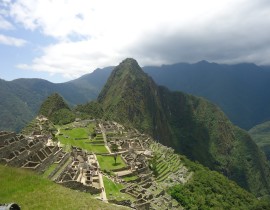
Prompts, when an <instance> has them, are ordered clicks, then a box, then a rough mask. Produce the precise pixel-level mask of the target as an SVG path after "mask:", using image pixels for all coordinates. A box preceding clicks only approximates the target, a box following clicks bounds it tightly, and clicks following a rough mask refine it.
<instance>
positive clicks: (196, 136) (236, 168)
mask: <svg viewBox="0 0 270 210" xmlns="http://www.w3.org/2000/svg"><path fill="white" fill-rule="evenodd" d="M98 102H99V103H100V104H101V105H102V107H103V110H105V113H104V115H105V117H106V118H109V119H112V120H115V121H118V122H120V123H122V124H125V125H127V126H129V125H130V126H134V127H135V128H137V129H139V130H140V131H141V132H145V133H148V134H150V135H152V136H153V137H154V138H155V139H156V140H158V141H159V142H160V143H162V144H164V145H167V146H170V147H172V148H174V149H175V150H176V151H177V152H178V153H180V154H184V155H186V156H187V157H188V158H190V159H191V160H193V161H199V162H200V163H202V164H203V165H204V166H207V167H209V168H210V169H213V170H216V171H219V172H221V173H223V174H224V175H226V176H227V177H229V178H230V179H232V180H234V181H236V182H237V183H238V184H239V185H240V186H241V187H243V188H245V189H247V190H249V191H250V192H252V193H254V194H255V195H257V196H261V195H264V194H268V193H270V178H269V177H270V167H269V164H268V163H267V162H266V161H265V158H264V157H263V155H262V154H261V153H260V150H258V148H257V146H256V144H254V142H253V141H252V140H251V138H250V137H249V136H248V134H247V133H246V132H245V131H243V130H241V129H239V128H237V127H235V126H234V125H233V124H232V123H231V122H230V121H229V120H228V118H227V117H226V116H225V114H224V113H223V112H222V111H221V110H220V109H219V108H218V107H217V106H215V105H214V104H211V103H210V102H209V101H207V100H205V99H202V98H198V97H194V96H191V95H187V94H184V93H182V92H171V91H169V90H168V89H167V88H165V87H158V86H157V85H156V84H155V83H154V82H153V80H152V79H151V78H150V77H149V76H148V75H146V74H145V73H144V72H143V71H142V69H141V68H140V67H139V65H138V64H137V62H136V61H135V60H133V59H126V60H124V61H123V62H122V63H121V64H120V65H119V66H117V67H116V68H115V69H114V70H113V72H112V74H111V76H110V77H109V79H108V82H107V83H106V85H105V86H104V88H103V90H102V91H101V93H100V95H99V97H98ZM160 173H163V174H161V175H162V177H164V176H163V175H164V174H167V173H166V169H164V171H160ZM160 178H161V177H160Z"/></svg>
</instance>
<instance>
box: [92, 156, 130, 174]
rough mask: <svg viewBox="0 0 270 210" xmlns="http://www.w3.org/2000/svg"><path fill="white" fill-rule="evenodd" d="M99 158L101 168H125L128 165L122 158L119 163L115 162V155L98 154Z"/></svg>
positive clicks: (107, 169)
mask: <svg viewBox="0 0 270 210" xmlns="http://www.w3.org/2000/svg"><path fill="white" fill-rule="evenodd" d="M97 159H98V162H99V166H100V168H101V170H106V171H110V170H114V169H119V168H123V167H125V166H126V164H125V162H124V161H123V160H122V158H119V159H118V161H117V163H115V162H114V157H113V156H104V155H97Z"/></svg>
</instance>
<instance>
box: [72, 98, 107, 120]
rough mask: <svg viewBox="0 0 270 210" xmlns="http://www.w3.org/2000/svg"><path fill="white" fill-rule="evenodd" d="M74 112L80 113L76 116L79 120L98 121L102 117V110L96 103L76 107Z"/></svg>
mask: <svg viewBox="0 0 270 210" xmlns="http://www.w3.org/2000/svg"><path fill="white" fill-rule="evenodd" d="M75 111H76V112H77V113H78V112H79V113H80V114H79V115H78V116H79V117H81V118H94V119H100V118H102V117H103V112H104V111H103V109H102V107H101V106H100V104H99V103H97V102H96V101H91V102H88V103H86V104H83V105H82V104H81V105H77V106H76V107H75Z"/></svg>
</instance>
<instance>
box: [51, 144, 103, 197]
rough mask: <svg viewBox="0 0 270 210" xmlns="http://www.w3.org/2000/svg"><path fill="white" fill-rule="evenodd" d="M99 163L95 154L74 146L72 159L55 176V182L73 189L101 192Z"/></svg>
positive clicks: (92, 192)
mask: <svg viewBox="0 0 270 210" xmlns="http://www.w3.org/2000/svg"><path fill="white" fill-rule="evenodd" d="M99 176H100V174H99V164H98V161H97V158H96V156H95V155H94V154H89V153H87V152H86V151H83V150H81V149H79V148H76V147H72V152H71V161H70V162H69V164H68V165H67V166H66V167H65V168H64V170H63V171H62V172H61V173H60V174H59V176H58V177H56V178H55V180H54V181H55V182H57V183H59V184H62V185H64V186H67V187H69V188H72V189H76V190H81V191H85V192H89V193H91V194H98V193H101V191H102V189H101V184H100V177H99Z"/></svg>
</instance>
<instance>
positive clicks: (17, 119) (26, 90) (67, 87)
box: [0, 67, 111, 132]
mask: <svg viewBox="0 0 270 210" xmlns="http://www.w3.org/2000/svg"><path fill="white" fill-rule="evenodd" d="M110 72H111V67H107V68H104V69H97V70H95V71H94V72H92V73H91V74H87V75H84V76H82V77H80V78H79V79H76V80H72V81H69V82H65V83H58V84H57V83H51V82H48V81H46V80H42V79H16V80H13V81H5V80H1V79H0V108H1V109H0V118H1V121H0V130H10V131H16V132H19V131H20V130H21V129H22V128H23V127H25V126H26V124H27V123H29V122H30V121H31V120H32V119H33V118H34V116H36V115H37V113H38V111H39V107H40V106H41V103H42V102H43V101H44V100H45V99H46V98H47V97H48V96H49V95H51V94H52V93H55V92H57V93H59V94H61V96H63V98H64V99H65V101H67V103H68V104H69V105H70V106H74V105H77V104H82V103H86V102H88V101H90V100H93V99H96V98H97V96H98V94H99V92H100V90H101V88H102V87H103V85H104V84H105V82H106V80H107V78H108V77H109V74H110Z"/></svg>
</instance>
